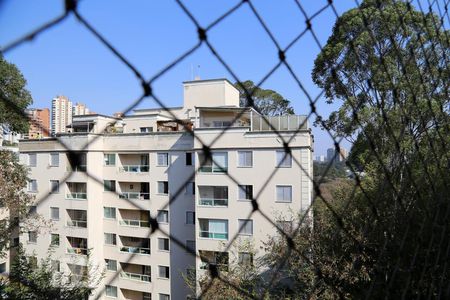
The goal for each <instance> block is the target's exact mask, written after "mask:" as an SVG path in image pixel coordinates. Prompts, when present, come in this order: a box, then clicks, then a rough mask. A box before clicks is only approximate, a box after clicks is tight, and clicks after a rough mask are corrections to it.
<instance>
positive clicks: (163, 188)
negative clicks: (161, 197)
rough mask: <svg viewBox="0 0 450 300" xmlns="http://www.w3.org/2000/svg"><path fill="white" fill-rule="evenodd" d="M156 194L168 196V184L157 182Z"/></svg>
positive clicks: (166, 182)
mask: <svg viewBox="0 0 450 300" xmlns="http://www.w3.org/2000/svg"><path fill="white" fill-rule="evenodd" d="M158 194H165V195H167V194H169V182H168V181H158Z"/></svg>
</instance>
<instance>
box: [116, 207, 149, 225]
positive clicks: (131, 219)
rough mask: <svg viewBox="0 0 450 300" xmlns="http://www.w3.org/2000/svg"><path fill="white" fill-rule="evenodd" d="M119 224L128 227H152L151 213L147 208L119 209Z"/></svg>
mask: <svg viewBox="0 0 450 300" xmlns="http://www.w3.org/2000/svg"><path fill="white" fill-rule="evenodd" d="M119 216H120V218H119V225H120V226H126V227H150V222H149V220H150V215H149V212H148V211H145V210H135V209H119Z"/></svg>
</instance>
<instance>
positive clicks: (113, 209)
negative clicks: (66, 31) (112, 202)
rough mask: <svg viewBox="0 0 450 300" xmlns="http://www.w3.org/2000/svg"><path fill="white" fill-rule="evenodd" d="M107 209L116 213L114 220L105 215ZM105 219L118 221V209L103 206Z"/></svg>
mask: <svg viewBox="0 0 450 300" xmlns="http://www.w3.org/2000/svg"><path fill="white" fill-rule="evenodd" d="M106 209H109V210H110V211H114V218H110V217H107V216H106V215H105V212H106ZM103 219H107V220H116V219H117V211H116V208H115V207H113V206H103Z"/></svg>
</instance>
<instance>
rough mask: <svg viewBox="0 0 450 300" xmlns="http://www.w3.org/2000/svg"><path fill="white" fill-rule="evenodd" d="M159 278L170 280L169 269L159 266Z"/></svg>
mask: <svg viewBox="0 0 450 300" xmlns="http://www.w3.org/2000/svg"><path fill="white" fill-rule="evenodd" d="M158 277H160V278H167V279H169V267H167V266H158Z"/></svg>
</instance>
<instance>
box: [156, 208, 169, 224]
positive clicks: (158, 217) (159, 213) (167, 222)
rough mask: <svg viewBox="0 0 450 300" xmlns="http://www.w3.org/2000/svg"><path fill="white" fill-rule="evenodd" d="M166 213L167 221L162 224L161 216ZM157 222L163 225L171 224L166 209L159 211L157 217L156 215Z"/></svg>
mask: <svg viewBox="0 0 450 300" xmlns="http://www.w3.org/2000/svg"><path fill="white" fill-rule="evenodd" d="M163 213H164V215H166V218H165V221H164V222H162V221H161V220H160V215H161V214H163ZM156 221H157V222H158V223H163V224H169V221H170V220H169V211H168V210H166V209H161V210H158V211H157V215H156Z"/></svg>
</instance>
